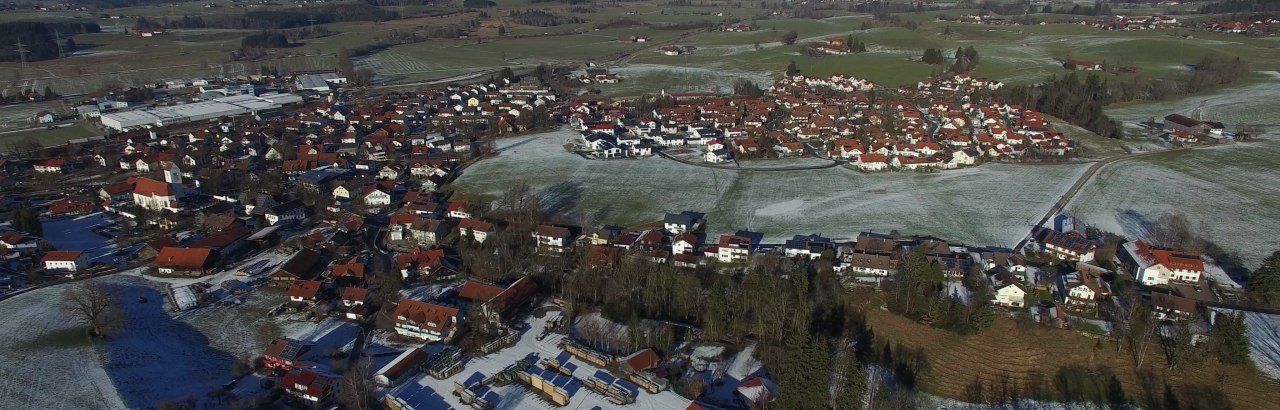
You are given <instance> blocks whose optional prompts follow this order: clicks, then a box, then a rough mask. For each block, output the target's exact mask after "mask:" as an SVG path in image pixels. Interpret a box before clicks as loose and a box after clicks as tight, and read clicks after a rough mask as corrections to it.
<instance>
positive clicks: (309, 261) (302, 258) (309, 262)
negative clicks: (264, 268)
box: [276, 249, 320, 277]
mask: <svg viewBox="0 0 1280 410" xmlns="http://www.w3.org/2000/svg"><path fill="white" fill-rule="evenodd" d="M318 263H320V255H318V254H316V253H315V251H312V250H310V249H303V250H301V251H298V253H296V254H294V255H293V257H291V258H289V260H288V261H286V262H285V263H284V265H281V266H280V269H277V270H276V272H277V273H279V272H283V273H287V274H289V275H292V276H295V277H301V276H303V275H306V274H307V273H310V271H311V270H312V269H313V268H315V266H316V264H318Z"/></svg>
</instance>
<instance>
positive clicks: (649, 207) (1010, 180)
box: [454, 131, 1085, 246]
mask: <svg viewBox="0 0 1280 410" xmlns="http://www.w3.org/2000/svg"><path fill="white" fill-rule="evenodd" d="M573 136H574V134H573V133H572V132H563V131H562V132H553V133H548V134H541V135H536V136H524V137H516V138H512V139H507V140H504V141H502V142H501V144H500V146H499V149H500V150H502V152H501V154H500V155H499V156H498V157H497V158H493V159H489V160H485V161H483V162H480V163H478V164H476V165H474V166H472V167H470V168H468V169H467V170H466V171H465V172H464V173H463V175H462V176H461V177H460V178H459V179H458V180H457V181H456V182H455V184H454V186H455V187H456V189H457V190H458V191H459V192H460V193H461V194H463V195H464V196H471V197H479V198H490V197H493V196H496V195H498V194H499V193H500V192H502V190H504V189H505V188H506V187H509V186H511V185H513V184H517V183H521V182H523V183H527V184H529V185H530V186H532V187H534V188H536V189H540V190H542V192H543V193H544V195H545V200H544V201H545V202H544V205H545V206H546V207H547V208H549V209H551V210H552V211H555V212H560V213H564V214H566V215H569V216H571V217H573V218H575V219H577V220H578V221H581V222H582V223H585V224H589V225H592V226H597V225H602V224H618V225H623V226H627V225H635V224H640V223H645V222H649V221H654V220H658V219H660V218H662V214H663V213H664V212H678V211H682V210H696V211H703V212H707V214H708V215H707V217H708V219H709V224H710V226H709V230H710V232H711V234H713V235H716V234H720V233H730V232H733V231H735V230H738V229H752V230H756V231H760V232H763V233H764V234H765V237H766V240H769V241H773V242H779V241H781V240H783V239H789V238H790V237H791V235H795V234H808V233H822V234H824V235H827V236H829V237H833V238H844V239H849V238H853V237H854V236H856V235H857V233H858V232H859V231H863V230H875V231H879V232H887V231H889V230H895V229H896V230H901V231H902V232H904V233H910V234H928V235H937V236H940V237H942V238H946V239H950V240H955V241H961V242H966V243H972V244H983V245H999V246H1012V245H1013V244H1014V242H1016V241H1018V240H1019V239H1020V238H1021V237H1022V236H1023V235H1025V234H1026V231H1027V230H1028V229H1030V224H1031V223H1032V222H1033V221H1034V220H1035V219H1038V218H1039V216H1040V215H1041V214H1042V213H1043V212H1044V211H1045V210H1047V209H1048V208H1049V206H1050V204H1052V202H1053V201H1054V200H1055V199H1056V198H1057V197H1058V196H1059V195H1061V192H1062V191H1064V190H1065V189H1066V188H1065V187H1066V186H1068V185H1069V183H1068V182H1069V181H1073V180H1074V179H1075V178H1076V177H1077V176H1078V175H1079V174H1080V173H1081V172H1083V170H1084V168H1085V167H1084V165H1079V164H1075V165H1044V166H1020V165H1005V164H990V165H984V166H982V167H978V168H972V169H965V170H954V171H947V172H941V173H936V174H919V173H884V174H862V173H858V172H855V171H851V170H847V169H842V168H831V169H822V170H808V171H756V172H735V171H732V170H722V169H710V168H703V167H698V166H693V165H686V164H682V163H677V162H674V161H671V160H667V159H664V158H657V157H655V158H646V159H636V160H614V161H593V160H586V159H583V158H581V157H578V156H576V155H573V154H569V153H567V152H565V151H564V150H563V148H561V145H563V143H564V142H565V141H567V140H568V139H570V138H572V137H573ZM762 165H764V163H762ZM751 166H756V165H755V164H752V165H751ZM1055 181H1056V182H1055Z"/></svg>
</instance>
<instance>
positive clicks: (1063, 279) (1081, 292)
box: [1058, 270, 1111, 306]
mask: <svg viewBox="0 0 1280 410" xmlns="http://www.w3.org/2000/svg"><path fill="white" fill-rule="evenodd" d="M1058 286H1059V287H1058V291H1059V292H1060V293H1061V295H1060V296H1059V297H1060V298H1061V299H1062V302H1063V303H1064V304H1066V305H1076V306H1095V305H1096V303H1097V300H1098V299H1099V298H1101V297H1104V296H1107V295H1110V294H1111V292H1110V291H1109V290H1108V289H1107V288H1106V284H1105V282H1103V281H1102V278H1100V277H1097V276H1095V275H1094V274H1093V272H1091V271H1089V270H1080V271H1077V272H1071V273H1067V274H1063V275H1059V276H1058Z"/></svg>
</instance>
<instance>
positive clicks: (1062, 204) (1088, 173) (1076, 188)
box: [1013, 147, 1203, 251]
mask: <svg viewBox="0 0 1280 410" xmlns="http://www.w3.org/2000/svg"><path fill="white" fill-rule="evenodd" d="M1196 148H1203V147H1196ZM1196 148H1174V149H1170V150H1164V151H1146V152H1136V153H1128V154H1123V155H1117V156H1114V157H1109V158H1105V159H1103V160H1101V161H1098V162H1095V163H1093V165H1090V166H1089V169H1086V170H1085V171H1084V173H1083V174H1081V175H1080V178H1078V179H1076V182H1075V183H1074V184H1071V188H1070V189H1067V192H1065V193H1063V194H1062V196H1061V197H1059V198H1058V201H1057V202H1054V203H1053V206H1051V207H1049V210H1048V211H1047V212H1045V214H1044V216H1043V217H1041V218H1040V220H1039V221H1037V222H1036V223H1035V224H1033V225H1031V228H1030V229H1029V230H1028V231H1027V235H1026V236H1024V237H1022V240H1021V241H1018V243H1017V244H1016V245H1014V247H1013V249H1014V250H1015V251H1017V250H1021V249H1022V247H1024V246H1026V245H1027V242H1030V241H1031V234H1032V232H1033V231H1035V228H1036V227H1037V226H1043V225H1044V224H1045V222H1048V221H1049V219H1051V218H1053V217H1054V216H1055V215H1057V214H1058V213H1059V212H1062V210H1063V209H1065V208H1066V207H1067V205H1068V204H1070V203H1071V200H1072V199H1074V198H1075V196H1076V194H1078V193H1080V189H1081V188H1084V186H1085V185H1088V183H1089V181H1091V180H1093V177H1094V175H1097V174H1098V171H1100V170H1102V168H1105V167H1106V166H1108V165H1111V164H1114V163H1117V162H1121V161H1127V160H1131V159H1134V158H1141V157H1147V156H1152V155H1157V154H1165V153H1169V152H1176V151H1182V150H1188V149H1196Z"/></svg>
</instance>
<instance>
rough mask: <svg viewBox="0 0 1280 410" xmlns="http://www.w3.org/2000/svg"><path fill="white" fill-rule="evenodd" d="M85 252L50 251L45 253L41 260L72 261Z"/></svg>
mask: <svg viewBox="0 0 1280 410" xmlns="http://www.w3.org/2000/svg"><path fill="white" fill-rule="evenodd" d="M82 254H84V252H81V251H49V252H48V253H45V254H44V259H41V260H40V261H41V262H71V261H74V260H76V259H79V258H80V255H82Z"/></svg>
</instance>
